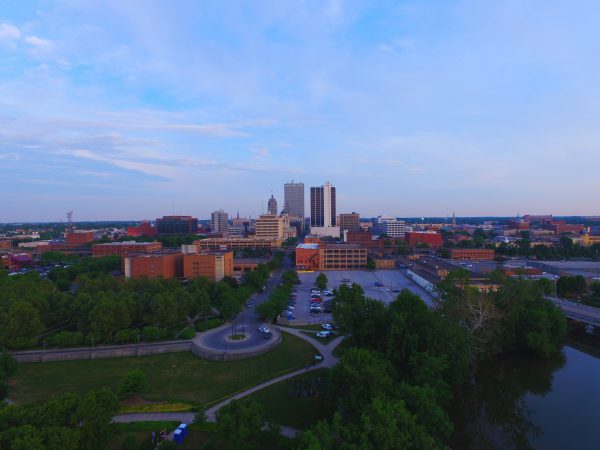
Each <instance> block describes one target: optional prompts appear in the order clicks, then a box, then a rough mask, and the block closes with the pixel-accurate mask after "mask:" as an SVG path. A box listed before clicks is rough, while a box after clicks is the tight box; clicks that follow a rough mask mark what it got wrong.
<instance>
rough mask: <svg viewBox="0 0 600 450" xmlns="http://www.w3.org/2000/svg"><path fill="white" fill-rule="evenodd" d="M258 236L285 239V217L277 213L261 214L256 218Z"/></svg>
mask: <svg viewBox="0 0 600 450" xmlns="http://www.w3.org/2000/svg"><path fill="white" fill-rule="evenodd" d="M288 228H289V223H288ZM256 238H257V239H278V240H283V218H282V217H279V216H278V215H275V214H264V215H262V216H260V217H259V218H258V219H257V220H256Z"/></svg>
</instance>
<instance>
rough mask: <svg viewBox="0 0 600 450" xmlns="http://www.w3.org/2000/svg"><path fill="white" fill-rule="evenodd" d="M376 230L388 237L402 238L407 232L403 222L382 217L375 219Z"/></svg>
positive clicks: (393, 218)
mask: <svg viewBox="0 0 600 450" xmlns="http://www.w3.org/2000/svg"><path fill="white" fill-rule="evenodd" d="M377 230H378V231H379V232H380V233H382V234H386V235H387V236H389V237H404V233H406V231H407V230H406V224H405V223H404V221H403V220H397V219H396V218H395V217H384V216H379V217H378V218H377Z"/></svg>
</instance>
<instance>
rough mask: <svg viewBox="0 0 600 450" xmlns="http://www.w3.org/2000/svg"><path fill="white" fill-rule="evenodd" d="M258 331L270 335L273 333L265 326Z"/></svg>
mask: <svg viewBox="0 0 600 450" xmlns="http://www.w3.org/2000/svg"><path fill="white" fill-rule="evenodd" d="M258 331H260V332H261V333H270V332H271V330H269V328H267V327H265V326H260V327H258Z"/></svg>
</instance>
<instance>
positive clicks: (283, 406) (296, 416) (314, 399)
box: [242, 369, 335, 430]
mask: <svg viewBox="0 0 600 450" xmlns="http://www.w3.org/2000/svg"><path fill="white" fill-rule="evenodd" d="M328 375H329V369H319V370H315V371H312V372H308V373H307V374H303V375H298V376H297V377H294V378H290V379H289V380H285V381H282V382H280V383H277V384H274V385H273V386H269V387H268V388H265V389H262V390H260V391H258V392H256V393H254V394H252V395H249V396H248V397H245V398H244V399H242V401H249V400H251V399H252V400H255V401H257V402H258V403H260V404H261V405H262V406H263V408H264V411H265V416H266V417H267V419H269V420H272V421H273V422H275V423H277V424H279V425H287V426H290V427H293V428H297V429H299V430H305V429H307V428H309V427H310V426H312V425H314V424H315V423H317V422H318V421H319V420H325V419H330V418H331V417H332V416H333V413H334V411H335V406H334V404H333V400H332V399H331V398H329V396H328V395H327V389H328V381H327V380H328ZM317 378H319V379H320V380H321V388H320V389H316V388H315V386H316V379H317ZM311 390H312V395H310V394H311V393H310V391H311ZM317 392H318V394H316V393H317ZM304 395H306V397H305V396H304Z"/></svg>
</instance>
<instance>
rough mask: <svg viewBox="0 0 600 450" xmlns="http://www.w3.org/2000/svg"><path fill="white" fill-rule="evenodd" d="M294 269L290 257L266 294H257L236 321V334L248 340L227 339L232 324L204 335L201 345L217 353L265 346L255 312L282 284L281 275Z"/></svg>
mask: <svg viewBox="0 0 600 450" xmlns="http://www.w3.org/2000/svg"><path fill="white" fill-rule="evenodd" d="M291 268H292V264H291V261H290V259H289V257H287V256H286V257H285V259H284V260H283V263H282V266H281V267H280V268H279V269H276V270H275V271H274V272H273V275H272V276H271V279H270V280H269V283H268V285H267V289H266V290H265V292H261V293H258V294H255V295H254V296H253V297H252V298H253V299H254V301H255V302H256V304H255V305H253V306H252V307H250V308H245V307H244V310H243V311H242V312H241V313H240V314H239V316H238V317H237V319H236V320H235V326H236V333H237V334H245V335H246V336H247V339H244V340H243V341H230V340H228V339H227V338H228V337H229V336H230V335H231V334H232V327H231V324H228V325H227V326H223V327H220V328H217V329H215V330H212V331H209V332H207V333H202V335H201V336H202V339H201V341H200V342H201V345H202V347H205V348H208V349H210V350H213V351H215V352H227V351H232V350H234V351H235V350H247V349H251V348H255V347H260V346H263V345H264V344H265V339H264V338H263V337H262V335H261V334H260V333H259V332H258V327H259V326H260V325H261V324H262V322H261V321H260V316H259V315H258V314H257V313H256V312H255V311H254V308H255V307H256V305H259V304H260V303H262V302H264V301H265V300H267V299H268V298H269V296H270V295H271V293H272V292H273V290H275V288H276V287H277V286H279V285H280V284H281V275H282V274H283V272H284V271H286V270H289V269H291Z"/></svg>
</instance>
